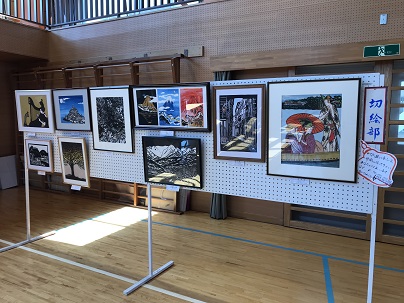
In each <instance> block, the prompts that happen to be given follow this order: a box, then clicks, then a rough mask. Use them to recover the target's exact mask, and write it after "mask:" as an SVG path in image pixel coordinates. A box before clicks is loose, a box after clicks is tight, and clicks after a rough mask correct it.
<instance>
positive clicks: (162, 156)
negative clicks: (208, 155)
mask: <svg viewBox="0 0 404 303" xmlns="http://www.w3.org/2000/svg"><path fill="white" fill-rule="evenodd" d="M143 159H144V162H145V179H146V182H153V183H161V184H170V185H178V186H186V187H195V188H201V187H202V182H201V158H200V140H199V139H184V138H177V137H143Z"/></svg>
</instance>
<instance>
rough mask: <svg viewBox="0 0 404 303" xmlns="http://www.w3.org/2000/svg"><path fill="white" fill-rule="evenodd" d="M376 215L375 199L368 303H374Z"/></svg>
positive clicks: (371, 223)
mask: <svg viewBox="0 0 404 303" xmlns="http://www.w3.org/2000/svg"><path fill="white" fill-rule="evenodd" d="M373 192H374V197H377V187H376V186H374V188H373ZM376 217H377V201H373V210H372V214H371V222H370V253H369V274H368V295H367V301H366V302H367V303H372V293H373V276H374V270H375V251H376Z"/></svg>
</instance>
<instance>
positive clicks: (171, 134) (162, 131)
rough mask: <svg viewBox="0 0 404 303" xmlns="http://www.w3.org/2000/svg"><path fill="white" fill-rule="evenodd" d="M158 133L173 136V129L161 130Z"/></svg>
mask: <svg viewBox="0 0 404 303" xmlns="http://www.w3.org/2000/svg"><path fill="white" fill-rule="evenodd" d="M160 135H161V136H164V137H173V136H174V131H171V130H161V131H160Z"/></svg>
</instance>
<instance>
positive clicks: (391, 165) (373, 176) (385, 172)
mask: <svg viewBox="0 0 404 303" xmlns="http://www.w3.org/2000/svg"><path fill="white" fill-rule="evenodd" d="M361 148H362V157H360V158H359V160H358V174H359V175H361V176H362V177H363V178H365V179H366V180H367V181H369V182H370V183H373V184H374V185H376V186H379V187H390V186H391V185H392V184H393V173H394V170H395V169H396V166H397V158H396V157H395V156H394V155H392V154H390V153H386V152H382V151H378V150H376V149H374V148H371V147H370V146H369V145H367V144H366V142H365V141H361Z"/></svg>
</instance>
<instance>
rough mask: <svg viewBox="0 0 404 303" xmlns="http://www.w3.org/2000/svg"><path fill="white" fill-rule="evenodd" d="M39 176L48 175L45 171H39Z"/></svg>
mask: <svg viewBox="0 0 404 303" xmlns="http://www.w3.org/2000/svg"><path fill="white" fill-rule="evenodd" d="M38 175H40V176H45V175H46V173H45V172H44V171H41V170H40V171H38Z"/></svg>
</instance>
